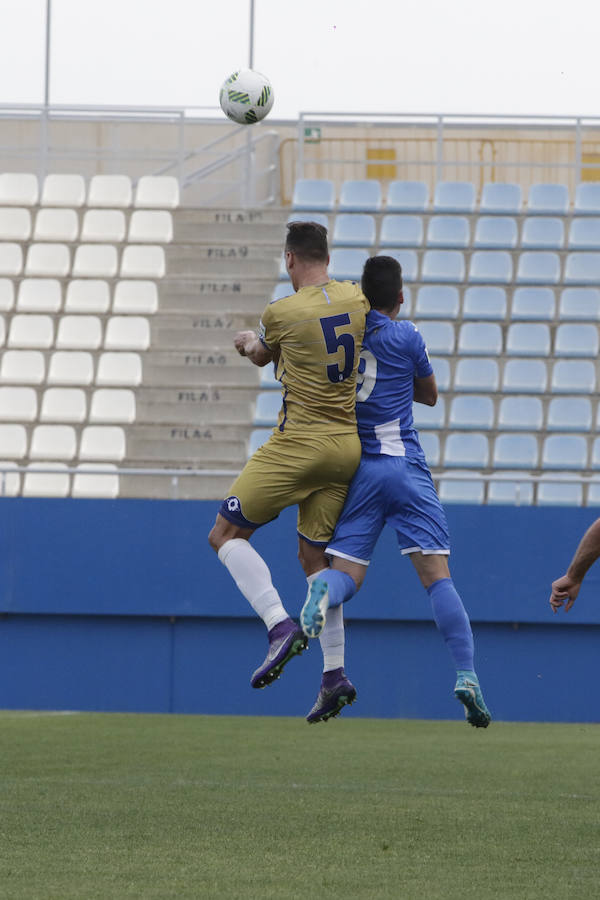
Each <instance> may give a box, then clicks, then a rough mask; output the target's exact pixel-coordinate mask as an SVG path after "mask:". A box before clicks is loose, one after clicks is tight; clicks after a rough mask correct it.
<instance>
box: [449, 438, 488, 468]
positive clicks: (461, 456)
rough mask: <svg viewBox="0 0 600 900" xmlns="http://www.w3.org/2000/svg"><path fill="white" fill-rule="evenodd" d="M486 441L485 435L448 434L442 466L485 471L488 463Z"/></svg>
mask: <svg viewBox="0 0 600 900" xmlns="http://www.w3.org/2000/svg"><path fill="white" fill-rule="evenodd" d="M489 456H490V451H489V446H488V439H487V437H486V435H485V434H479V433H478V432H473V433H465V434H463V433H460V432H459V433H458V434H449V435H448V437H447V438H446V444H445V447H444V466H448V467H454V466H460V467H463V468H475V469H485V468H486V467H487V465H488V462H489Z"/></svg>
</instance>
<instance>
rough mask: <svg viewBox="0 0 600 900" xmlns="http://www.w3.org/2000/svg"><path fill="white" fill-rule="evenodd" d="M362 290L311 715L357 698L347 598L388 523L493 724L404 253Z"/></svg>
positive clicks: (311, 629) (314, 590)
mask: <svg viewBox="0 0 600 900" xmlns="http://www.w3.org/2000/svg"><path fill="white" fill-rule="evenodd" d="M362 289H363V293H364V294H365V295H366V297H367V299H368V300H369V302H370V304H371V311H370V312H369V313H368V315H367V323H366V330H365V337H364V341H363V350H362V353H361V363H360V367H359V385H358V386H357V396H356V400H357V403H356V418H357V421H358V433H359V436H360V440H361V444H362V458H361V462H360V466H359V468H358V469H357V471H356V474H355V475H354V478H353V480H352V482H351V483H350V489H349V492H348V496H347V498H346V503H345V505H344V509H343V511H342V514H341V516H340V518H339V519H338V522H337V525H336V528H335V533H334V535H333V538H332V539H331V541H330V542H329V544H328V546H327V551H326V552H327V554H328V555H329V556H330V557H332V563H331V568H329V569H324V570H322V571H321V572H317V573H316V574H315V575H313V576H311V578H309V582H310V584H309V590H308V595H307V599H306V602H305V604H304V607H303V608H302V612H301V615H300V623H301V625H302V629H303V631H304V633H305V634H306V635H307V637H310V638H314V637H319V636H320V640H321V647H322V650H323V659H324V666H323V668H324V671H323V680H322V683H321V690H320V692H319V696H318V698H317V701H316V703H315V705H314V707H313V708H312V709H311V711H310V713H309V714H308V716H307V719H308V721H309V722H319V721H326V720H327V719H329V718H330V717H331V716H335V715H337V714H338V713H339V712H340V710H341V709H342V707H343V706H344V705H345V704H347V703H352V702H353V700H354V699H355V697H356V690H355V688H354V686H353V685H352V684H351V682H350V681H349V680H348V678H347V677H346V675H345V673H344V619H343V612H342V604H343V603H344V602H345V601H346V600H349V599H350V598H351V597H352V596H354V594H355V593H356V592H357V591H358V589H359V588H360V586H361V584H362V582H363V579H364V577H365V574H366V571H367V566H368V565H369V561H370V559H371V556H372V554H373V550H374V548H375V544H376V543H377V539H378V538H379V535H380V534H381V531H382V529H383V527H384V525H385V524H386V523H387V524H388V525H390V526H391V527H392V528H393V529H394V530H395V531H396V534H397V537H398V544H399V546H400V550H401V552H402V553H403V554H406V555H408V556H410V559H411V562H412V563H413V565H414V567H415V569H416V571H417V574H418V576H419V578H420V580H421V583H422V584H423V587H424V588H425V589H426V590H427V593H428V594H429V597H430V600H431V605H432V609H433V616H434V619H435V622H436V625H437V627H438V629H439V631H440V632H441V634H442V636H443V638H444V640H445V642H446V646H447V647H448V650H449V651H450V655H451V656H452V659H453V661H454V664H455V666H456V672H457V678H456V685H455V687H454V694H455V696H456V697H457V698H458V699H459V700H460V701H461V702H462V703H463V704H464V706H465V715H466V718H467V721H468V722H470V724H471V725H474V726H475V727H477V728H487V726H488V725H489V723H490V721H491V716H490V713H489V711H488V709H487V707H486V705H485V702H484V699H483V695H482V693H481V688H480V686H479V681H478V678H477V675H476V674H475V671H474V668H473V652H474V649H473V634H472V632H471V625H470V622H469V618H468V616H467V613H466V611H465V608H464V606H463V604H462V600H461V598H460V596H459V594H458V593H457V591H456V588H455V587H454V583H453V581H452V578H451V577H450V570H449V568H448V556H449V554H450V539H449V535H448V526H447V524H446V516H445V514H444V510H443V508H442V505H441V503H440V501H439V498H438V495H437V492H436V490H435V486H434V484H433V480H432V478H431V474H430V472H429V468H428V466H427V463H426V461H425V454H424V453H423V450H422V449H421V445H420V443H419V437H418V434H417V431H416V430H415V428H414V426H413V418H412V404H413V401H416V402H418V403H425V404H426V405H428V406H434V405H435V403H436V401H437V385H436V381H435V375H434V374H433V369H432V367H431V363H430V362H429V357H428V355H427V349H426V347H425V342H424V340H423V338H422V336H421V334H420V333H419V332H418V331H417V329H416V327H415V326H414V325H413V324H412V322H409V321H406V320H403V321H396V316H397V315H398V311H399V309H400V305H401V303H402V300H403V298H402V271H401V268H400V266H399V264H398V262H397V261H396V260H395V259H393V258H392V257H389V256H375V257H372V258H371V259H368V260H367V262H366V263H365V267H364V271H363V277H362ZM361 377H362V384H360V378H361Z"/></svg>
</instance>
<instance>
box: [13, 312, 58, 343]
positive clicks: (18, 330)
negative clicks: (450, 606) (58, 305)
mask: <svg viewBox="0 0 600 900" xmlns="http://www.w3.org/2000/svg"><path fill="white" fill-rule="evenodd" d="M53 341H54V323H53V321H52V318H51V317H50V316H36V315H31V316H28V315H16V316H13V317H12V321H11V323H10V331H9V332H8V346H9V347H22V348H23V349H36V350H45V349H47V348H48V347H51V346H52V343H53Z"/></svg>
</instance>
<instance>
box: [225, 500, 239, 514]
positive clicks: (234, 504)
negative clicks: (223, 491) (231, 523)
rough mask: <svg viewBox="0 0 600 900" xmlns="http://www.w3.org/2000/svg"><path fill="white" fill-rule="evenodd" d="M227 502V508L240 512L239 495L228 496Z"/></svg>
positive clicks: (230, 510)
mask: <svg viewBox="0 0 600 900" xmlns="http://www.w3.org/2000/svg"><path fill="white" fill-rule="evenodd" d="M225 502H226V503H227V509H228V510H229V512H232V513H233V512H239V509H240V501H239V500H238V498H237V497H228V498H227V500H226V501H225Z"/></svg>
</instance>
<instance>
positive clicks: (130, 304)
mask: <svg viewBox="0 0 600 900" xmlns="http://www.w3.org/2000/svg"><path fill="white" fill-rule="evenodd" d="M157 309H158V289H157V287H156V284H155V283H154V282H153V281H142V280H139V281H137V280H133V279H132V280H131V281H129V280H127V281H118V282H117V285H116V287H115V297H114V300H113V312H114V313H138V314H140V313H141V314H152V313H155V312H156V311H157Z"/></svg>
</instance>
